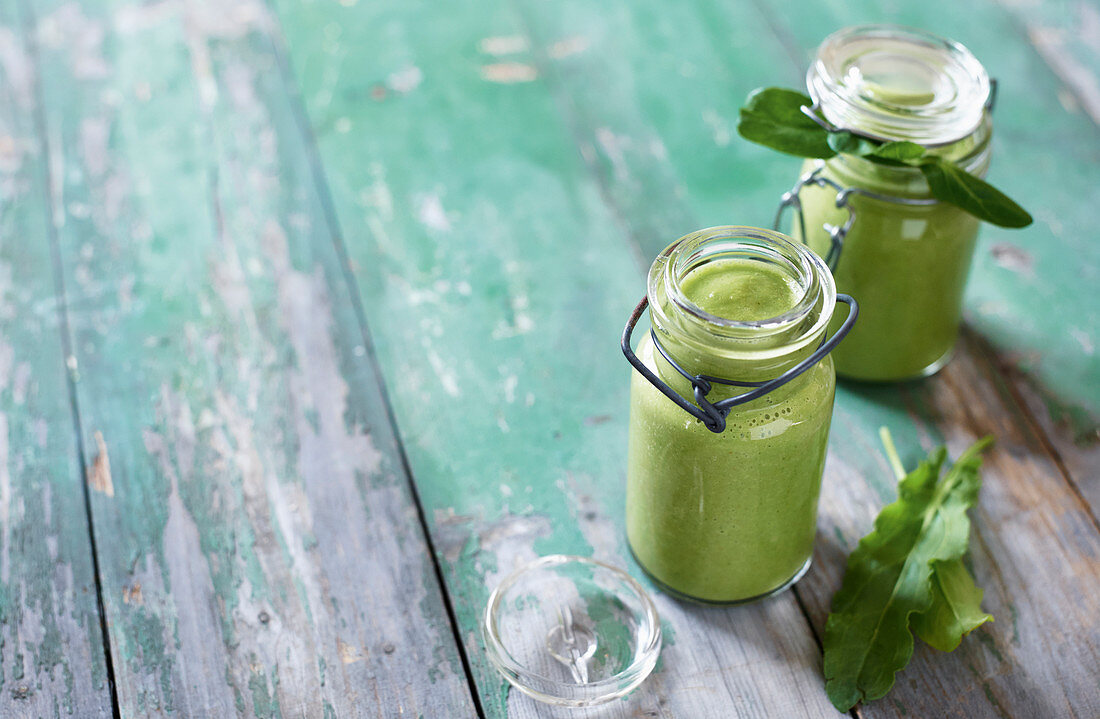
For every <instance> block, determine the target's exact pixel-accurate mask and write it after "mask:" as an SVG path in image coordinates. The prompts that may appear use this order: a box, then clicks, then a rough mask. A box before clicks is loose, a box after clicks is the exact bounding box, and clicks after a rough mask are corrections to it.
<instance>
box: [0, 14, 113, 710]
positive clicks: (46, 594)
mask: <svg viewBox="0 0 1100 719" xmlns="http://www.w3.org/2000/svg"><path fill="white" fill-rule="evenodd" d="M16 10H17V9H16V7H14V6H13V4H11V3H4V4H3V5H2V6H0V716H4V717H62V716H79V717H109V716H110V715H111V698H110V692H109V688H108V680H107V663H106V660H105V657H104V654H103V646H104V645H103V636H102V633H101V631H100V621H99V614H98V612H97V609H96V606H97V605H96V587H95V575H94V572H93V565H92V551H91V547H90V542H89V535H88V524H87V516H86V514H85V508H84V495H83V493H82V492H81V485H82V480H81V474H80V464H79V462H78V461H77V451H76V450H77V446H76V441H75V438H74V435H73V418H72V414H71V408H70V405H69V392H68V388H67V387H66V379H65V359H64V358H65V354H64V351H63V349H62V344H61V337H62V335H61V331H60V328H59V326H58V323H59V317H60V315H59V308H58V304H57V301H56V292H55V286H54V272H53V266H52V261H51V252H50V250H51V247H50V245H51V243H50V235H49V233H48V231H47V221H48V220H49V218H50V210H51V208H50V204H49V201H48V199H47V193H46V187H47V172H46V162H45V153H44V152H43V148H42V143H41V138H40V137H39V136H38V135H37V133H36V130H35V115H36V109H37V102H38V101H37V87H36V82H37V76H36V73H35V68H34V61H33V50H34V48H33V45H32V44H31V43H30V42H28V38H27V36H26V34H25V33H24V23H23V18H22V17H21V16H20V15H19V13H18V12H17V11H16Z"/></svg>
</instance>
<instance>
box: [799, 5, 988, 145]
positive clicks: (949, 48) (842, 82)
mask: <svg viewBox="0 0 1100 719" xmlns="http://www.w3.org/2000/svg"><path fill="white" fill-rule="evenodd" d="M806 86H807V89H808V90H809V93H810V97H811V98H812V99H813V101H814V104H815V106H817V107H818V109H819V110H820V111H821V113H822V115H824V117H825V119H826V120H828V121H829V122H830V123H832V124H833V125H835V126H837V127H839V128H841V129H845V130H848V131H850V132H853V133H856V134H860V135H864V136H867V137H870V138H873V139H877V140H886V141H891V140H907V141H910V142H916V143H919V144H921V145H925V146H927V147H935V146H939V145H946V144H950V143H953V142H957V141H959V140H961V139H963V138H964V137H967V136H968V135H970V134H971V133H973V132H974V131H975V130H977V129H978V128H979V127H980V125H981V123H982V118H983V114H984V112H985V109H986V106H987V104H988V101H989V95H990V80H989V75H988V73H987V72H986V70H985V68H984V67H983V66H982V64H981V62H980V61H979V60H978V59H977V58H976V57H975V56H974V54H973V53H971V52H970V50H968V49H967V48H966V47H965V46H964V45H962V44H961V43H958V42H955V41H953V40H949V39H946V38H943V37H940V36H938V35H935V34H933V33H930V32H926V31H924V30H918V29H914V28H908V27H904V26H901V25H888V24H873V25H857V26H853V27H848V28H843V29H841V30H838V31H837V32H834V33H833V34H831V35H829V36H828V37H827V38H825V40H824V41H823V42H822V43H821V45H820V46H819V47H818V49H817V54H816V56H815V57H814V61H813V63H812V64H811V65H810V68H809V70H808V71H807V73H806Z"/></svg>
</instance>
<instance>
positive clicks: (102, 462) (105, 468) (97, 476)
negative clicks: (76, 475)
mask: <svg viewBox="0 0 1100 719" xmlns="http://www.w3.org/2000/svg"><path fill="white" fill-rule="evenodd" d="M95 446H96V456H95V459H94V460H92V466H91V467H89V468H88V486H89V487H91V488H92V489H93V490H95V491H96V492H99V493H100V494H105V495H107V496H108V497H113V496H115V485H114V482H112V480H111V458H110V457H109V456H108V454H107V442H106V441H104V439H103V434H102V433H101V432H99V431H96V433H95Z"/></svg>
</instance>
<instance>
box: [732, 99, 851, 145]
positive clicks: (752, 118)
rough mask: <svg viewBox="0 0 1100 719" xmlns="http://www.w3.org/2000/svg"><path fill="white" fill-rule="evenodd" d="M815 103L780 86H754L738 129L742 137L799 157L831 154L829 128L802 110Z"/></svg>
mask: <svg viewBox="0 0 1100 719" xmlns="http://www.w3.org/2000/svg"><path fill="white" fill-rule="evenodd" d="M811 105H813V100H811V99H810V98H809V97H807V96H806V95H803V94H802V93H800V92H795V91H794V90H787V89H785V88H781V87H764V88H760V89H757V90H753V92H752V94H750V95H749V98H748V101H747V102H746V103H745V106H744V107H743V108H741V119H740V121H739V122H738V123H737V132H738V133H740V135H741V137H743V138H745V139H746V140H749V141H751V142H755V143H757V144H759V145H764V146H765V147H770V148H771V149H773V150H779V151H780V152H785V153H787V154H789V155H797V156H798V157H820V158H830V157H833V156H834V155H836V151H834V150H833V149H832V148H831V147H829V131H828V130H826V129H825V128H824V127H822V126H821V125H818V124H817V123H816V122H814V121H813V120H812V119H810V118H809V117H807V116H806V115H805V114H803V112H802V107H803V106H805V107H810V106H811Z"/></svg>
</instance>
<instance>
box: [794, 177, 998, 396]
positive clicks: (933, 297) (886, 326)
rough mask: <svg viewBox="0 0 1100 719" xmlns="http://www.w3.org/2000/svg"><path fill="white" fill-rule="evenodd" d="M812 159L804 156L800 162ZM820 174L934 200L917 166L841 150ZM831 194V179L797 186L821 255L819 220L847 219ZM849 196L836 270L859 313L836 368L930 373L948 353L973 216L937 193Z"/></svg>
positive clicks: (879, 376) (825, 240) (893, 376)
mask: <svg viewBox="0 0 1100 719" xmlns="http://www.w3.org/2000/svg"><path fill="white" fill-rule="evenodd" d="M812 167H813V164H812V162H810V163H806V165H805V166H804V168H803V170H804V171H809V170H810V169H812ZM982 169H984V168H982ZM823 176H824V177H826V178H828V179H831V180H833V181H834V182H837V183H839V184H840V185H841V186H842V187H858V188H861V189H864V190H869V191H871V192H875V193H878V194H880V195H887V196H893V197H906V198H915V199H925V200H928V199H931V195H930V194H929V192H928V188H927V184H926V183H925V182H924V180H923V177H922V176H921V174H920V171H919V170H917V169H915V168H893V167H884V166H882V165H876V164H873V163H871V162H868V161H866V160H862V159H860V158H855V157H847V156H838V157H836V158H833V159H832V160H829V161H827V162H826V163H825V169H824V174H823ZM836 194H837V193H836V190H834V189H832V188H829V187H824V188H823V187H820V186H806V187H804V188H803V189H802V192H801V193H800V195H799V197H800V198H801V201H802V207H803V214H804V217H805V222H806V232H807V235H808V237H807V244H808V245H809V246H810V247H811V248H812V249H813V250H814V251H816V252H817V253H818V254H820V255H821V256H823V257H824V256H825V255H826V253H827V252H828V250H829V243H830V240H829V236H828V233H827V232H826V231H825V230H824V229H823V227H822V226H823V224H825V223H828V224H832V225H835V226H842V225H843V224H844V222H845V221H846V220H847V218H848V212H847V210H845V209H841V208H837V206H836ZM849 202H850V203H851V205H852V207H853V209H854V210H855V213H856V220H855V223H854V224H853V225H852V229H851V231H850V232H849V233H848V235H847V237H846V238H845V240H844V245H843V250H842V252H841V254H840V258H839V262H838V263H837V264H836V267H835V270H834V276H835V278H836V285H837V290H838V291H839V292H845V293H847V294H850V295H852V296H853V297H855V298H856V300H857V301H858V302H859V305H860V317H859V323H858V324H857V325H856V326H855V328H853V330H852V332H851V334H849V335H848V337H847V339H845V340H844V342H843V343H842V344H841V345H840V346H839V347H837V349H836V351H835V352H834V354H835V360H836V367H837V373H838V374H840V375H841V376H842V377H850V378H853V379H861V380H872V381H893V380H902V379H910V378H915V377H920V376H924V375H927V374H931V373H933V372H935V371H936V370H938V369H939V368H940V367H941V366H943V365H944V364H945V363H946V362H947V360H948V359H949V358H950V354H951V349H952V347H953V346H954V344H955V339H956V337H957V336H958V332H959V323H960V320H961V313H962V300H963V291H964V289H965V287H966V279H967V275H968V273H969V270H970V263H971V258H972V256H973V254H974V245H975V242H976V239H977V236H978V226H979V224H980V222H979V220H978V219H977V218H975V217H974V216H973V215H969V214H967V213H966V212H964V211H963V210H960V209H959V208H957V207H955V206H953V205H948V204H945V203H940V202H937V203H935V204H930V205H924V206H910V205H902V204H898V203H896V202H887V201H883V200H878V199H875V198H870V197H865V196H859V195H853V196H852V197H851V198H850V199H849ZM795 236H796V237H797V227H796V228H795ZM834 329H835V327H834Z"/></svg>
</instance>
